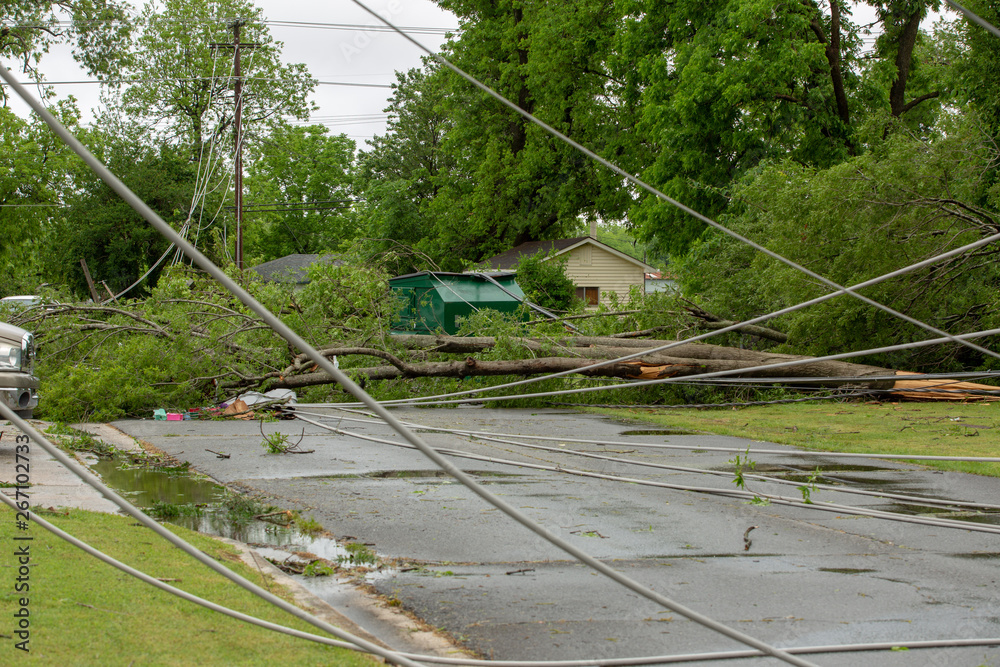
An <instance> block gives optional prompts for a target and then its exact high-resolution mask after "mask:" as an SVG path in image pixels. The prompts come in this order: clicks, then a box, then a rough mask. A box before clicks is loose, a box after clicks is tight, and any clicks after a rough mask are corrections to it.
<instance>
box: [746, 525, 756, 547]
mask: <svg viewBox="0 0 1000 667" xmlns="http://www.w3.org/2000/svg"><path fill="white" fill-rule="evenodd" d="M756 527H757V526H750V527H749V528H747V529H746V532H744V533H743V551H750V545H751V544H753V540H751V539H750V531H751V530H753V529H754V528H756Z"/></svg>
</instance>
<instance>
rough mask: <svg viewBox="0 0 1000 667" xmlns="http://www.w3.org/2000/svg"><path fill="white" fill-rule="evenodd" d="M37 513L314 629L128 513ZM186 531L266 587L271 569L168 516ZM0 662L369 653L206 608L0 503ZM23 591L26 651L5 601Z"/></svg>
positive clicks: (121, 555)
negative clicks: (27, 558) (24, 584)
mask: <svg viewBox="0 0 1000 667" xmlns="http://www.w3.org/2000/svg"><path fill="white" fill-rule="evenodd" d="M62 512H63V511H62V510H61V511H60V512H59V513H52V512H45V513H43V514H42V515H41V516H42V517H43V518H45V519H46V520H48V521H49V522H50V523H53V524H55V525H56V526H58V527H59V528H61V529H63V530H64V531H66V532H67V533H70V534H71V535H73V536H74V537H77V538H78V539H81V540H83V541H84V542H87V543H89V544H90V545H91V546H93V547H96V548H98V549H100V550H101V551H104V552H105V553H108V554H109V555H111V556H113V557H114V558H116V559H118V560H120V561H122V562H124V563H126V564H128V565H131V566H132V567H134V568H136V569H138V570H141V571H143V572H145V573H146V574H149V575H151V576H153V577H157V578H161V579H164V580H167V583H169V584H171V585H172V586H175V587H177V588H181V589H183V590H185V591H187V592H190V593H193V594H195V595H198V596H200V597H202V598H205V599H208V600H211V601H213V602H216V603H218V604H221V605H224V606H227V607H230V608H232V609H235V610H237V611H241V612H243V613H245V614H250V615H252V616H257V617H258V618H262V619H265V620H269V621H272V622H275V623H280V624H282V625H288V626H290V627H294V628H297V629H300V630H305V631H307V632H311V633H313V634H319V635H322V634H323V632H322V631H320V630H318V629H316V628H313V627H312V626H311V625H308V624H307V623H304V622H302V621H300V620H298V619H296V618H293V617H292V616H290V615H288V614H287V613H285V612H283V611H280V610H278V609H276V608H275V607H272V606H271V605H269V604H267V603H266V602H264V601H263V600H261V599H260V598H257V597H256V596H254V595H252V594H250V593H248V592H246V591H245V590H243V589H242V588H239V587H237V586H236V584H233V583H232V582H230V581H228V580H226V579H224V578H223V577H222V576H220V575H219V574H216V573H215V572H212V571H211V570H209V569H208V568H207V567H205V566H204V565H201V564H200V563H198V562H196V561H195V560H194V559H192V558H191V557H190V556H188V555H187V554H185V553H183V552H181V551H180V550H178V549H177V548H175V547H173V546H171V545H170V544H168V543H167V542H166V541H165V540H163V539H162V538H160V537H158V536H157V535H155V534H154V533H153V532H152V531H150V530H149V529H147V528H145V527H142V526H139V525H137V524H136V522H135V520H134V519H132V518H131V517H120V516H112V515H108V514H102V513H97V512H86V511H83V510H69V513H68V514H63V513H62ZM168 528H170V530H172V531H174V532H175V533H177V534H179V535H180V536H181V537H183V538H184V539H185V540H187V541H189V542H190V543H191V544H193V545H195V546H196V547H197V548H198V549H201V550H202V551H204V552H205V553H207V554H209V555H211V556H212V557H213V558H215V559H216V560H219V561H221V562H223V563H225V564H226V565H227V566H228V567H230V568H231V569H233V570H236V571H237V572H239V573H240V574H241V575H243V576H244V577H246V578H248V579H250V580H251V581H253V582H254V583H256V584H258V585H261V586H263V587H264V588H266V589H269V590H270V591H271V592H272V593H275V594H277V595H281V596H282V597H285V598H286V599H288V597H287V596H286V595H284V594H283V593H282V592H281V590H280V589H279V587H277V586H276V585H275V583H274V582H273V581H271V580H270V579H269V578H267V579H266V580H265V577H263V576H262V575H261V574H260V573H259V572H257V571H255V570H252V569H251V568H249V567H247V566H246V565H244V564H243V563H242V562H240V561H239V557H238V556H237V552H236V551H235V550H234V549H233V548H232V547H230V546H229V545H226V544H223V543H222V542H219V541H217V540H214V539H212V538H209V537H206V536H203V535H200V534H198V533H194V532H192V531H189V530H185V529H183V528H177V527H175V526H168ZM15 535H18V536H24V535H30V536H31V537H32V538H33V539H32V540H31V541H30V542H28V544H30V552H31V572H30V575H29V576H30V582H29V584H30V587H31V588H30V591H29V592H28V593H15V592H14V586H15V578H16V577H17V570H18V564H17V560H16V558H15V556H14V551H15V545H17V546H20V545H23V544H25V542H20V541H15V540H14V539H13V538H14V536H15ZM0 540H2V544H3V555H2V556H0V600H2V602H3V604H2V605H0V608H2V609H3V613H2V615H0V617H2V619H3V620H2V621H0V636H2V645H0V664H8V665H10V664H21V663H22V662H23V663H26V664H39V665H60V666H63V665H171V666H173V665H201V666H210V665H275V664H280V665H373V664H377V663H376V662H375V661H374V660H373V659H371V658H369V657H367V656H365V655H362V654H358V653H354V652H352V651H347V650H344V649H338V648H334V647H328V646H322V645H319V644H316V643H313V642H308V641H305V640H302V639H296V638H293V637H288V636H287V635H283V634H278V633H276V632H271V631H268V630H264V629H262V628H258V627H256V626H253V625H249V624H247V623H243V622H240V621H237V620H235V619H231V618H229V617H228V616H223V615H222V614H217V613H215V612H212V611H208V610H206V609H204V608H202V607H200V606H198V605H195V604H194V603H191V602H187V601H185V600H181V599H180V598H177V597H175V596H173V595H170V594H168V593H166V592H164V591H160V590H158V589H155V588H153V587H152V586H149V585H148V584H145V583H143V582H141V581H139V580H138V579H135V578H133V577H130V576H129V575H127V574H125V573H123V572H121V571H119V570H117V569H115V568H113V567H111V566H110V565H107V564H105V563H103V562H101V561H98V560H97V559H95V558H93V557H92V556H90V555H88V554H86V553H84V552H83V551H80V550H79V549H77V548H76V547H73V546H71V545H69V544H68V543H66V542H64V541H62V540H61V539H59V538H58V537H55V536H54V535H52V534H51V533H49V532H48V531H47V530H45V529H44V528H42V527H41V526H38V525H31V526H30V528H29V530H28V531H21V530H18V529H17V528H16V527H15V521H14V512H13V511H12V510H11V509H9V508H8V507H7V506H5V505H3V506H0ZM20 597H28V598H29V605H28V608H29V611H30V619H31V628H30V631H31V637H30V644H29V648H30V652H29V653H27V654H25V653H23V652H22V651H20V650H18V649H16V648H15V646H14V644H15V643H16V642H17V641H19V639H18V638H16V637H15V636H13V633H14V631H15V630H16V629H17V628H16V626H15V619H14V617H13V613H14V612H15V611H16V610H17V609H18V608H19V606H20V605H19V602H18V599H19V598H20Z"/></svg>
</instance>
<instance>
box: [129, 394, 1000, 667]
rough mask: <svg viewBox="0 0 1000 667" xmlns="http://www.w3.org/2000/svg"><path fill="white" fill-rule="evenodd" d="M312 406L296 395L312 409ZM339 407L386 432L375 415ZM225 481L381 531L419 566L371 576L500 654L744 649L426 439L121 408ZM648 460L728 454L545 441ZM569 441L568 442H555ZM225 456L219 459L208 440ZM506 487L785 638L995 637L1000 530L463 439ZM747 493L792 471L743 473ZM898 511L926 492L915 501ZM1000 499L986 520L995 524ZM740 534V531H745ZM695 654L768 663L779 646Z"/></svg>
mask: <svg viewBox="0 0 1000 667" xmlns="http://www.w3.org/2000/svg"><path fill="white" fill-rule="evenodd" d="M303 411H305V410H304V409H303ZM313 411H314V412H316V413H324V412H325V414H326V415H327V416H326V417H323V416H320V417H315V416H314V417H310V418H312V419H317V420H326V421H327V423H330V424H331V425H334V426H338V427H339V428H342V429H344V430H348V431H351V432H354V433H358V434H362V435H366V436H373V437H381V438H387V439H393V440H397V441H399V440H400V439H399V438H397V437H395V436H394V435H393V434H392V431H391V429H389V428H388V427H387V426H385V425H382V424H358V423H354V422H348V421H341V417H340V415H341V414H342V413H335V412H332V411H322V410H318V409H316V410H313ZM396 414H397V415H398V416H399V417H400V418H401V419H404V420H407V421H411V422H415V423H419V424H422V425H425V426H434V427H447V428H458V429H470V430H485V431H495V432H503V433H510V434H529V435H546V436H552V437H556V438H567V439H569V438H584V439H593V440H610V441H615V442H617V443H642V442H645V443H669V444H680V445H685V446H687V445H690V446H731V447H736V448H739V449H745V448H746V447H747V446H748V445H752V446H753V447H755V448H767V449H778V450H782V452H783V453H781V454H770V455H755V456H754V457H753V460H754V461H755V462H756V464H757V470H758V472H765V473H767V474H774V475H783V474H784V475H792V477H791V479H795V480H797V481H798V482H800V483H801V482H802V481H803V473H802V472H801V471H803V470H811V469H813V468H814V467H815V466H816V465H819V466H820V467H821V468H822V469H823V470H824V472H825V473H826V474H827V475H828V481H829V479H830V478H835V480H836V481H838V482H839V483H842V484H843V485H844V486H850V487H856V488H865V489H870V490H881V491H883V492H895V493H908V494H914V495H932V496H938V497H947V498H952V499H960V500H964V501H972V502H981V503H992V504H997V505H1000V480H997V479H988V478H982V477H975V476H971V475H965V474H962V473H950V472H949V473H942V472H936V471H929V470H925V469H922V468H919V467H917V466H912V465H906V464H900V463H890V462H885V461H878V460H874V459H861V460H858V459H853V460H848V461H847V464H846V465H845V462H844V460H837V459H834V458H833V457H828V456H823V457H820V458H816V457H809V458H806V457H804V456H801V455H799V454H797V453H796V450H795V449H794V448H791V447H782V446H779V445H772V444H769V443H750V442H749V441H746V440H741V439H738V438H726V437H719V436H704V435H697V436H695V435H663V434H656V435H636V434H632V435H623V433H632V432H634V431H636V430H640V431H641V430H648V429H652V427H648V426H641V425H629V424H624V423H622V422H620V421H616V420H612V419H608V418H604V417H600V416H597V415H587V414H577V413H567V412H561V411H555V410H530V411H529V410H496V409H488V408H466V409H450V410H416V409H399V410H396ZM114 425H115V426H116V427H118V428H119V429H121V430H122V431H124V432H126V433H128V434H129V435H132V436H134V437H136V438H140V439H141V440H144V441H146V442H148V443H150V444H152V445H154V446H155V447H157V448H159V449H161V450H163V451H164V452H167V453H169V454H171V455H173V456H175V457H177V458H179V459H182V460H186V461H189V462H190V463H191V464H192V465H193V466H194V467H195V468H196V469H198V470H199V471H201V472H204V473H206V474H208V475H209V476H211V477H213V478H214V479H216V480H217V481H219V482H221V483H223V484H227V485H230V486H233V485H235V486H238V487H241V488H243V489H244V490H249V491H256V492H259V493H263V494H265V495H267V496H269V497H271V498H273V499H274V501H273V502H274V503H275V504H277V505H280V506H282V507H287V508H292V509H299V510H301V511H302V512H303V513H304V514H305V515H307V516H310V515H311V516H313V517H314V518H315V519H316V520H317V521H319V522H320V523H321V524H322V525H323V526H324V527H325V528H327V529H328V530H329V531H331V532H332V533H334V535H336V536H337V537H338V538H341V539H345V540H347V539H349V540H350V541H358V542H365V543H369V544H372V545H374V546H373V548H374V549H375V550H376V551H378V553H379V554H380V555H382V556H383V557H387V558H394V559H401V560H403V561H406V562H409V563H411V564H412V565H413V567H412V569H410V568H405V571H403V569H400V570H395V571H390V572H388V573H386V574H383V575H381V576H380V577H378V578H376V579H375V580H374V581H373V583H374V585H375V586H376V588H377V589H378V591H379V592H380V593H382V594H384V595H386V596H389V597H395V598H397V599H398V600H399V601H400V602H401V604H402V606H403V607H404V608H406V609H408V610H410V611H413V612H414V613H416V614H417V615H418V616H420V617H421V618H423V619H424V620H425V621H427V622H428V623H430V624H431V625H434V626H437V627H441V628H443V629H445V630H447V631H448V632H449V633H450V634H451V635H452V636H454V637H455V638H457V639H458V640H459V641H461V642H462V643H463V644H465V645H466V646H468V647H469V648H471V649H473V650H475V651H477V652H479V653H481V654H482V655H484V656H487V657H491V658H495V659H505V660H528V659H531V660H542V659H548V660H555V659H582V658H616V657H617V658H623V657H632V656H643V655H673V654H687V653H698V652H711V651H724V650H734V649H741V648H744V647H743V646H741V645H740V644H738V643H737V642H735V641H733V640H731V639H728V638H726V637H723V636H721V635H718V634H716V633H714V632H712V631H710V630H707V629H705V628H703V627H701V626H699V625H697V624H695V623H693V622H691V621H688V620H687V619H685V618H683V617H681V616H680V615H678V614H676V613H673V612H669V611H664V610H662V609H660V608H658V607H657V606H656V605H655V604H653V603H652V602H649V601H647V600H645V599H644V598H641V597H639V596H638V595H636V594H634V593H632V592H630V591H626V590H625V589H622V588H621V587H620V586H618V585H617V584H614V583H612V582H610V581H608V580H607V579H605V578H604V577H602V576H599V575H597V574H595V573H593V572H591V571H589V570H588V569H587V568H585V567H583V566H581V565H579V564H577V563H576V562H574V561H571V560H570V559H569V558H568V557H567V556H566V555H565V554H563V553H562V552H560V551H558V550H557V549H556V548H555V547H553V546H551V545H549V544H548V543H546V542H544V541H542V540H541V539H540V538H538V537H536V536H535V535H534V534H533V533H531V532H529V531H528V530H526V529H525V528H523V527H522V526H519V525H517V524H515V523H514V522H513V521H511V520H510V519H508V518H507V517H505V516H502V515H501V514H500V513H499V512H498V511H497V510H495V509H493V508H491V507H489V506H487V505H486V504H485V503H484V501H482V500H481V499H479V498H478V497H476V496H474V495H473V494H472V493H471V492H470V491H468V490H467V489H465V488H464V487H462V486H461V485H460V484H458V483H456V482H454V481H453V480H451V479H450V478H444V477H440V476H438V475H437V474H436V472H435V466H434V465H433V464H432V463H431V462H430V461H428V460H427V459H426V458H425V457H424V456H423V455H421V454H420V453H419V452H417V451H413V450H408V449H404V448H400V447H394V446H391V445H385V444H379V443H373V442H366V441H363V440H359V439H356V438H353V437H347V436H343V435H337V434H331V433H330V432H328V431H324V430H323V429H321V428H319V427H317V426H314V425H309V424H303V423H301V422H295V421H292V422H286V421H282V422H274V423H267V424H264V425H263V428H264V431H265V432H274V431H280V432H282V433H285V434H287V435H289V436H290V437H291V439H292V440H293V441H294V440H297V439H298V435H299V433H300V432H301V431H302V430H303V428H304V431H305V437H304V439H303V441H302V443H301V447H302V448H303V449H315V450H316V451H315V453H312V454H305V455H289V454H286V455H275V454H267V453H265V452H264V450H263V448H262V447H261V441H262V438H261V435H260V432H259V431H258V428H259V427H258V423H257V422H249V423H246V422H232V421H226V422H198V421H188V422H156V421H151V420H143V421H121V422H116V423H115V424H114ZM424 437H425V438H426V439H427V441H428V442H430V443H431V444H432V445H433V446H435V447H439V448H450V449H460V450H463V451H466V452H470V453H474V454H477V455H481V456H485V457H490V458H494V459H496V458H502V459H506V460H509V461H518V462H523V463H527V464H539V465H545V466H552V467H555V466H558V467H561V468H573V469H577V470H588V471H593V472H598V473H601V474H608V475H620V476H625V477H630V478H641V479H645V480H655V481H661V482H667V483H670V484H678V485H689V486H701V487H713V488H720V489H732V488H734V485H733V477H732V475H731V474H729V475H727V476H718V477H713V476H707V475H703V474H696V473H693V472H677V471H671V470H662V469H654V468H643V467H639V466H635V465H630V464H626V463H618V462H611V461H604V460H594V459H587V458H581V457H579V456H573V455H570V454H569V453H567V452H564V451H538V450H526V449H522V448H520V447H518V446H516V445H510V444H500V443H491V442H484V441H481V440H477V441H473V440H470V439H468V438H465V437H460V436H455V435H450V434H438V433H430V432H428V433H425V434H424ZM540 444H545V445H547V446H551V447H555V448H557V449H560V448H561V449H576V450H581V451H588V452H601V453H605V454H609V455H611V456H617V457H622V458H629V459H633V460H636V461H642V462H656V463H663V464H669V465H676V466H686V467H691V468H697V469H700V470H724V471H728V472H730V473H731V471H732V470H733V466H732V465H731V464H730V463H728V461H729V460H730V459H732V458H733V456H735V452H733V453H722V452H698V451H692V450H689V449H642V448H637V447H633V446H630V445H629V444H614V445H607V446H601V445H580V444H573V443H569V442H566V443H563V444H560V443H558V442H557V443H540ZM563 445H565V446H563ZM207 449H212V450H215V451H221V452H225V453H229V454H231V458H229V459H218V458H216V456H215V454H212V453H209V452H207V451H206V450H207ZM453 460H454V462H455V463H456V465H458V466H459V467H460V468H462V469H463V470H465V471H467V472H469V473H471V474H472V475H474V476H475V477H476V478H477V480H478V481H479V482H481V483H482V484H485V485H487V486H488V488H489V489H490V490H491V491H493V492H495V493H496V494H498V495H500V496H502V497H503V498H504V499H505V500H506V501H507V502H509V503H510V504H512V505H514V506H515V507H517V508H519V509H520V510H521V511H523V512H525V513H527V514H528V516H530V517H532V519H533V520H535V521H537V522H539V523H541V524H543V525H544V526H546V527H547V528H549V529H550V530H551V531H553V532H555V533H557V534H559V535H561V536H562V537H564V538H566V539H568V540H570V541H572V542H574V543H575V544H577V545H578V546H580V547H582V548H584V549H585V550H587V551H588V552H589V553H590V554H591V555H593V556H596V557H598V558H600V559H602V560H605V561H606V562H609V563H610V564H612V566H613V567H615V568H616V569H619V570H620V571H622V572H625V573H627V574H628V575H629V576H631V577H633V578H634V579H637V580H639V581H641V582H643V583H644V584H647V585H649V586H650V587H651V588H653V589H655V590H656V591H658V592H659V593H661V594H664V595H666V596H668V597H671V598H673V599H674V600H676V601H678V602H680V603H682V604H685V605H687V606H689V607H692V608H693V609H695V610H696V611H699V612H701V613H703V614H706V615H708V616H710V617H712V618H715V619H716V620H719V621H722V622H724V623H726V624H727V625H730V626H731V627H734V628H737V629H739V630H740V631H743V632H746V633H748V634H750V635H753V636H755V637H757V638H758V639H761V640H764V641H767V642H770V643H772V644H773V645H776V646H781V647H786V646H813V645H828V644H850V643H859V642H881V641H890V642H903V641H912V640H930V639H951V638H978V637H1000V595H998V580H1000V570H998V568H1000V535H991V534H985V533H976V532H972V531H967V530H956V529H948V528H940V527H931V526H921V525H914V524H904V523H897V522H890V521H885V520H880V519H874V518H867V517H856V516H849V515H846V514H836V513H826V512H819V511H815V510H812V509H808V508H801V507H785V506H778V505H770V506H757V505H751V504H749V503H747V502H746V501H745V500H740V499H733V498H723V497H718V496H710V495H706V494H701V493H694V492H690V491H680V490H671V489H663V488H653V487H648V486H642V485H638V484H629V483H624V482H621V481H611V480H603V479H594V478H587V477H581V476H575V475H569V474H565V473H562V472H558V471H546V470H534V469H529V468H519V467H515V466H512V465H509V464H502V463H498V462H487V461H478V460H468V459H461V458H455V459H453ZM750 488H751V489H753V490H754V491H755V492H758V493H777V494H782V495H787V496H796V495H798V494H799V492H798V491H797V490H796V489H795V486H778V485H773V484H768V483H763V482H752V483H751V484H750ZM813 499H814V500H822V501H829V502H836V503H843V504H850V505H854V506H863V507H870V508H878V509H892V510H897V509H899V506H898V505H897V504H896V503H895V502H894V501H890V500H885V499H881V498H877V497H872V496H855V495H848V494H845V493H840V492H836V491H822V492H815V493H814V494H813ZM910 511H918V512H919V511H923V512H928V511H930V510H928V509H926V508H923V509H916V510H913V509H911V510H910ZM998 519H1000V516H986V517H980V520H982V521H986V522H991V523H994V525H1000V520H998ZM749 526H757V528H756V529H755V530H754V531H753V532H752V533H751V537H752V545H751V547H750V549H749V550H745V549H744V539H743V536H744V531H746V529H747V528H748V527H749ZM810 659H811V660H812V661H814V662H815V663H816V664H820V665H851V666H852V667H854V666H856V665H942V666H946V665H947V666H950V665H968V666H975V665H983V664H987V665H1000V648H996V647H980V648H975V647H972V648H950V649H929V650H912V651H905V652H902V651H901V652H881V653H850V654H823V655H816V656H813V657H812V658H810ZM698 664H727V665H733V664H740V665H765V664H767V665H771V664H779V663H778V662H777V661H776V660H773V659H764V658H760V659H749V660H742V661H738V662H733V661H727V662H722V661H711V662H701V663H698Z"/></svg>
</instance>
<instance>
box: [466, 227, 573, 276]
mask: <svg viewBox="0 0 1000 667" xmlns="http://www.w3.org/2000/svg"><path fill="white" fill-rule="evenodd" d="M588 238H590V237H589V236H577V237H575V238H571V239H554V240H552V241H528V242H527V243H522V244H521V245H519V246H516V247H514V248H511V249H510V250H507V251H505V252H502V253H500V254H499V255H494V256H493V257H490V258H489V259H484V260H483V261H482V262H480V263H479V264H478V266H479V267H480V268H490V269H500V270H503V271H509V270H511V269H513V268H514V267H516V266H517V264H518V262H520V261H521V258H522V257H531V256H532V255H535V254H537V253H539V252H545V253H546V254H548V253H550V252H559V251H560V250H565V249H566V248H569V247H570V246H574V245H576V244H577V243H580V242H581V241H585V240H586V239H588Z"/></svg>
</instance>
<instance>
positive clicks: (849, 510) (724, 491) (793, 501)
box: [296, 416, 1000, 657]
mask: <svg viewBox="0 0 1000 667" xmlns="http://www.w3.org/2000/svg"><path fill="white" fill-rule="evenodd" d="M296 418H297V419H301V420H302V421H304V422H306V423H308V424H313V425H315V426H318V427H320V428H324V429H326V430H328V431H331V432H333V433H339V434H341V435H346V436H350V437H353V438H358V439H359V440H367V441H368V442H377V443H380V444H385V445H392V446H395V447H402V448H404V449H415V447H413V446H412V445H408V444H406V443H402V442H398V441H393V440H388V439H386V438H378V437H375V436H370V435H364V434H361V433H354V432H352V431H346V430H343V429H339V428H336V427H334V426H329V425H326V424H321V423H320V422H316V421H313V420H311V419H306V418H303V417H298V416H296ZM436 451H437V453H439V454H443V455H445V456H453V457H456V458H464V459H470V460H474V461H483V462H486V463H496V464H500V465H509V466H514V467H518V468H530V469H534V470H545V471H548V472H557V473H561V474H566V475H574V476H577V477H590V478H594V479H603V480H608V481H613V482H624V483H627V484H637V485H639V486H650V487H655V488H660V489H671V490H674V491H691V492H695V493H702V494H706V495H714V496H723V497H729V498H745V499H747V500H753V499H755V498H766V499H767V500H768V501H770V502H771V503H773V504H776V505H788V506H792V507H800V508H804V509H813V510H817V511H821V512H836V513H838V514H853V515H856V516H867V517H871V518H876V519H886V520H889V521H897V522H900V523H916V524H922V525H928V526H937V527H940V528H957V529H960V530H970V531H973V532H979V533H990V534H994V535H1000V526H991V525H985V524H978V523H973V522H967V521H956V520H954V519H940V518H928V517H921V516H912V515H908V514H897V513H895V512H886V511H883V510H875V509H866V508H858V507H853V506H851V505H842V504H838V503H831V502H827V501H810V502H806V501H804V500H802V499H800V498H792V497H788V496H778V495H774V494H768V493H756V492H753V491H744V490H740V489H729V488H718V487H710V486H692V485H689V484H670V483H668V482H658V481H655V480H649V479H644V478H640V477H625V476H622V475H612V474H608V473H599V472H594V471H590V470H579V469H575V468H567V467H565V466H561V465H545V464H541V463H529V462H525V461H512V460H509V459H501V458H497V457H492V456H483V455H480V454H472V453H470V452H465V451H462V450H458V449H449V448H443V447H442V448H438V449H437V450H436ZM775 657H777V656H775Z"/></svg>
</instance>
